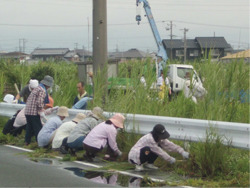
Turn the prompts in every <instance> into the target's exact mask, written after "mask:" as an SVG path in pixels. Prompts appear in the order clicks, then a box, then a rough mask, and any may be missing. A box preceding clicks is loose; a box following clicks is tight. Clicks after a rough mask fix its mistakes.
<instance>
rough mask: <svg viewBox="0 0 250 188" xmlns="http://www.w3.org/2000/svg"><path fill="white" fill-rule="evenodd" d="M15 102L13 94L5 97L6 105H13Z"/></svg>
mask: <svg viewBox="0 0 250 188" xmlns="http://www.w3.org/2000/svg"><path fill="white" fill-rule="evenodd" d="M13 100H14V96H13V95H11V94H7V95H5V96H4V98H3V101H4V102H6V103H12V102H13Z"/></svg>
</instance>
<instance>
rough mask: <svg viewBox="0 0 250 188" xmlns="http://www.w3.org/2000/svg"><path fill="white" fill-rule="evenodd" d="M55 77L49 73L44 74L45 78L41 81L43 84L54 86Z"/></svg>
mask: <svg viewBox="0 0 250 188" xmlns="http://www.w3.org/2000/svg"><path fill="white" fill-rule="evenodd" d="M53 82H54V80H53V78H52V77H51V76H49V75H46V76H44V78H43V80H42V81H41V83H42V84H44V85H46V86H48V87H52V86H53Z"/></svg>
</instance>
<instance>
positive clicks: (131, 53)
mask: <svg viewBox="0 0 250 188" xmlns="http://www.w3.org/2000/svg"><path fill="white" fill-rule="evenodd" d="M109 56H110V57H111V58H144V57H147V54H146V53H145V52H143V51H140V50H138V49H136V48H132V49H130V50H128V51H125V52H112V53H110V55H109Z"/></svg>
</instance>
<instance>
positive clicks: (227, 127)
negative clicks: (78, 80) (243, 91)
mask: <svg viewBox="0 0 250 188" xmlns="http://www.w3.org/2000/svg"><path fill="white" fill-rule="evenodd" d="M24 106H25V105H21V104H7V103H0V116H7V117H11V116H12V115H13V114H15V112H16V111H17V110H19V109H22V108H23V107H24ZM79 112H83V113H86V112H88V111H86V110H74V109H70V110H69V117H68V118H67V119H65V120H64V121H67V120H69V119H72V118H73V117H74V116H75V115H76V114H77V113H79ZM53 115H55V114H53ZM53 115H51V116H53ZM104 115H105V116H106V117H107V118H108V117H111V116H112V115H113V113H110V112H104ZM124 115H125V116H126V122H125V129H126V130H127V131H128V132H131V131H136V132H138V133H140V134H146V133H148V132H150V131H152V128H153V126H154V125H155V124H157V123H161V124H163V125H165V127H166V129H167V130H168V132H169V133H170V135H171V138H172V139H178V140H185V141H203V140H204V139H205V137H206V131H207V130H208V129H209V128H210V127H214V128H215V129H216V130H217V133H218V134H219V135H222V136H225V138H224V143H225V144H226V143H227V142H228V140H231V145H232V146H234V147H238V148H244V149H249V130H250V124H246V123H232V122H223V121H208V120H199V119H187V118H174V117H165V116H150V115H139V114H124Z"/></svg>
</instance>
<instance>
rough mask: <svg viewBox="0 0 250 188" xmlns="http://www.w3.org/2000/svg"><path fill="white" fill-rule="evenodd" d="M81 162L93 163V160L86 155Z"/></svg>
mask: <svg viewBox="0 0 250 188" xmlns="http://www.w3.org/2000/svg"><path fill="white" fill-rule="evenodd" d="M83 160H84V161H88V162H93V161H94V160H93V158H91V157H88V156H87V155H83Z"/></svg>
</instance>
